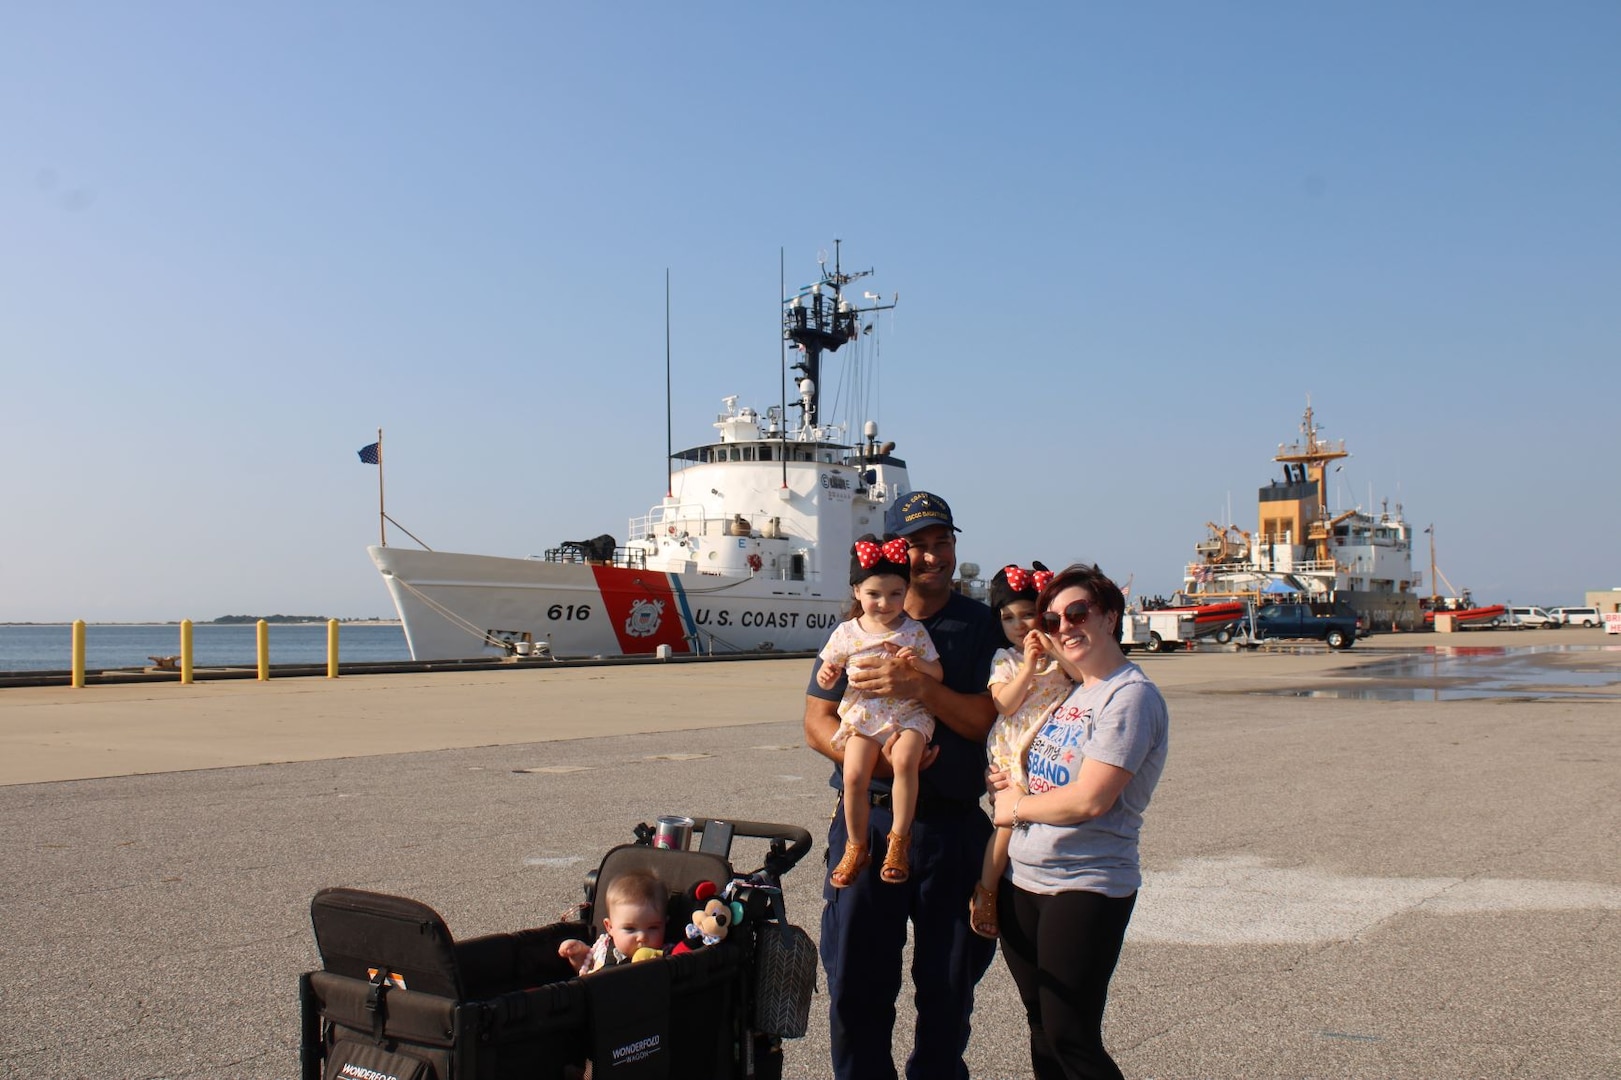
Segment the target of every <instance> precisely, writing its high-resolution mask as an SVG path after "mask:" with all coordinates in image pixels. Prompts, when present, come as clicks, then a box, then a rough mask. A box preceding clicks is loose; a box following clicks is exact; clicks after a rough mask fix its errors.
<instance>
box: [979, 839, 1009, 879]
mask: <svg viewBox="0 0 1621 1080" xmlns="http://www.w3.org/2000/svg"><path fill="white" fill-rule="evenodd" d="M1011 839H1013V830H1012V829H1008V828H998V829H997V830H996V831H995V832H994V833H993V834H992V835H991V842H990V843H988V844H986V845H985V866H984V869H982V870H981V871H980V873H979V883H980V884H981V885H983V886H985V888H986V889H987V890H988V891H990V892H995V891H996V886H997V883H998V882H1000V881H1001V880H1002V875H1003V874H1005V873H1007V860H1008V853H1007V848H1008V841H1009V840H1011Z"/></svg>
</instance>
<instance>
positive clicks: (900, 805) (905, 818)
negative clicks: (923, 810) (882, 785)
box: [889, 728, 929, 836]
mask: <svg viewBox="0 0 1621 1080" xmlns="http://www.w3.org/2000/svg"><path fill="white" fill-rule="evenodd" d="M928 745H929V744H928V742H927V740H925V739H924V738H923V733H922V732H921V731H913V730H912V729H911V728H905V729H903V730H902V731H901V733H900V734H899V735H897V736H895V741H894V743H892V744H891V745H890V747H889V764H890V766H891V767H892V768H893V769H894V770H895V779H894V780H893V781H892V782H891V783H890V785H889V803H890V806H891V807H893V808H894V811H895V824H894V826H893V829H894V831H895V833H896V834H897V835H899V836H910V835H911V833H912V822H913V821H915V820H916V819H917V770H918V766H919V765H921V764H922V763H923V751H924V750H926V749H928Z"/></svg>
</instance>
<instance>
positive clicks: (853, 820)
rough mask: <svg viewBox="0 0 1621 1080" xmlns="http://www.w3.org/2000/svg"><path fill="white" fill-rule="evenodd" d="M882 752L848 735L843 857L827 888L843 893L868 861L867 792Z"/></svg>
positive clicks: (872, 743)
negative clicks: (829, 886)
mask: <svg viewBox="0 0 1621 1080" xmlns="http://www.w3.org/2000/svg"><path fill="white" fill-rule="evenodd" d="M881 753H883V749H882V748H881V747H880V746H879V745H878V743H876V742H875V741H873V740H872V739H869V738H868V737H867V736H865V735H851V736H850V740H849V741H848V742H846V743H845V744H844V828H845V832H846V833H847V834H848V835H847V836H846V837H845V840H844V856H843V857H842V858H840V859H839V864H838V865H837V866H835V867H834V868H833V869H832V871H831V872H830V873H829V874H828V884H830V885H832V886H833V887H834V888H835V889H846V888H849V887H850V886H851V885H853V884H855V881H856V879H857V878H858V877H860V875H861V871H862V870H863V869H864V868H865V867H866V866H867V864H868V863H870V862H871V861H872V855H871V854H869V853H868V851H867V822H868V820H869V818H870V814H871V810H872V807H871V804H870V803H868V801H867V792H868V790H869V789H870V788H871V786H872V771H873V768H874V767H875V766H876V765H877V764H878V755H879V754H881Z"/></svg>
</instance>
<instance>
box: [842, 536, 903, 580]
mask: <svg viewBox="0 0 1621 1080" xmlns="http://www.w3.org/2000/svg"><path fill="white" fill-rule="evenodd" d="M878 574H894V575H896V576H897V577H900V578H904V579H905V580H907V581H911V580H912V559H911V556H909V555H908V554H907V553H906V541H905V540H904V539H903V538H901V537H899V536H892V537H890V538H889V539H888V540H879V539H878V538H877V537H876V536H874V535H872V533H868V534H867V535H866V536H863V537H862V538H861V539H860V540H857V541H856V543H855V547H853V548H851V549H850V584H851V585H859V584H861V583H862V582H863V581H866V580H867V579H868V578H870V577H874V576H876V575H878Z"/></svg>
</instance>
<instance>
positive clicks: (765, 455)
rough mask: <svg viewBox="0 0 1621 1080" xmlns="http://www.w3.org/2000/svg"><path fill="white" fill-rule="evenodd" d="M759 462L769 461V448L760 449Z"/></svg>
mask: <svg viewBox="0 0 1621 1080" xmlns="http://www.w3.org/2000/svg"><path fill="white" fill-rule="evenodd" d="M760 460H761V461H770V460H771V447H769V446H762V447H760Z"/></svg>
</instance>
